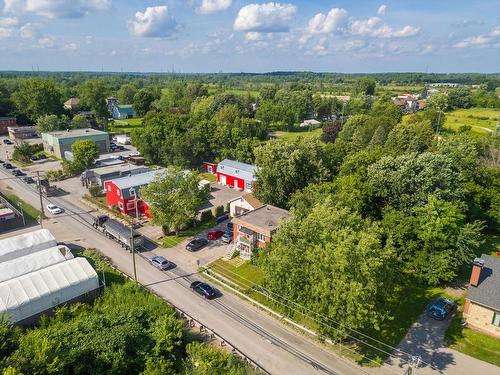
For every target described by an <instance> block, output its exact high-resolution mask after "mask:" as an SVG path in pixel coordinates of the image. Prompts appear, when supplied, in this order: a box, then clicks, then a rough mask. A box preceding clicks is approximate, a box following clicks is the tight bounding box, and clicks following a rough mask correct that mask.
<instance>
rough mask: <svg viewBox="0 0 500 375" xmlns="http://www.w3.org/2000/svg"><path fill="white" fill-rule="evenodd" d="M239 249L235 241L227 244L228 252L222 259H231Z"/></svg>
mask: <svg viewBox="0 0 500 375" xmlns="http://www.w3.org/2000/svg"><path fill="white" fill-rule="evenodd" d="M236 251H237V249H236V246H235V245H234V243H232V244H229V245H227V253H226V255H224V257H223V258H222V259H224V260H226V261H227V260H231V259H232V258H233V256H234V253H235V252H236Z"/></svg>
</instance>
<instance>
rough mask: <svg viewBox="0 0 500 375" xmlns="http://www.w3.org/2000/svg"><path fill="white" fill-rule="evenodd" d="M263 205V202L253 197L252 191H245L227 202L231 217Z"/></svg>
mask: <svg viewBox="0 0 500 375" xmlns="http://www.w3.org/2000/svg"><path fill="white" fill-rule="evenodd" d="M263 205H264V203H262V202H261V201H259V200H258V199H257V198H255V196H254V195H253V194H252V193H247V194H243V195H242V196H241V197H239V198H236V199H233V200H232V201H230V202H229V213H230V215H231V217H235V216H238V215H241V214H244V213H245V212H249V211H253V210H255V209H257V208H259V207H262V206H263Z"/></svg>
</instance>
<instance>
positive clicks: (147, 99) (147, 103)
mask: <svg viewBox="0 0 500 375" xmlns="http://www.w3.org/2000/svg"><path fill="white" fill-rule="evenodd" d="M154 101H155V96H154V94H153V93H152V92H151V91H150V90H149V89H147V88H144V89H140V90H139V91H137V93H136V94H135V95H134V101H133V104H132V106H133V108H134V111H135V113H137V116H139V117H142V116H144V115H145V114H146V112H147V111H149V108H150V107H151V104H152V103H153V102H154Z"/></svg>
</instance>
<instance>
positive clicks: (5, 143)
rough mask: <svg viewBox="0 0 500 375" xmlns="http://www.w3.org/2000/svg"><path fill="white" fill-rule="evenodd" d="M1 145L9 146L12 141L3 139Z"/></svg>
mask: <svg viewBox="0 0 500 375" xmlns="http://www.w3.org/2000/svg"><path fill="white" fill-rule="evenodd" d="M3 144H4V145H11V144H12V141H11V140H10V139H4V140H3Z"/></svg>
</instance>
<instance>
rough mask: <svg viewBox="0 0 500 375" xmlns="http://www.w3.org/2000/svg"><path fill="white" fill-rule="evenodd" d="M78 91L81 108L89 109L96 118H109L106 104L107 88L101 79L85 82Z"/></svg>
mask: <svg viewBox="0 0 500 375" xmlns="http://www.w3.org/2000/svg"><path fill="white" fill-rule="evenodd" d="M79 91H80V101H81V103H82V106H83V107H86V108H89V109H90V110H91V111H92V112H94V114H95V116H96V117H98V118H107V117H108V116H109V113H108V106H107V104H106V97H107V95H108V88H107V87H106V84H105V83H104V81H103V80H102V79H91V80H88V81H85V82H84V83H83V85H82V86H81V87H80V90H79Z"/></svg>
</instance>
